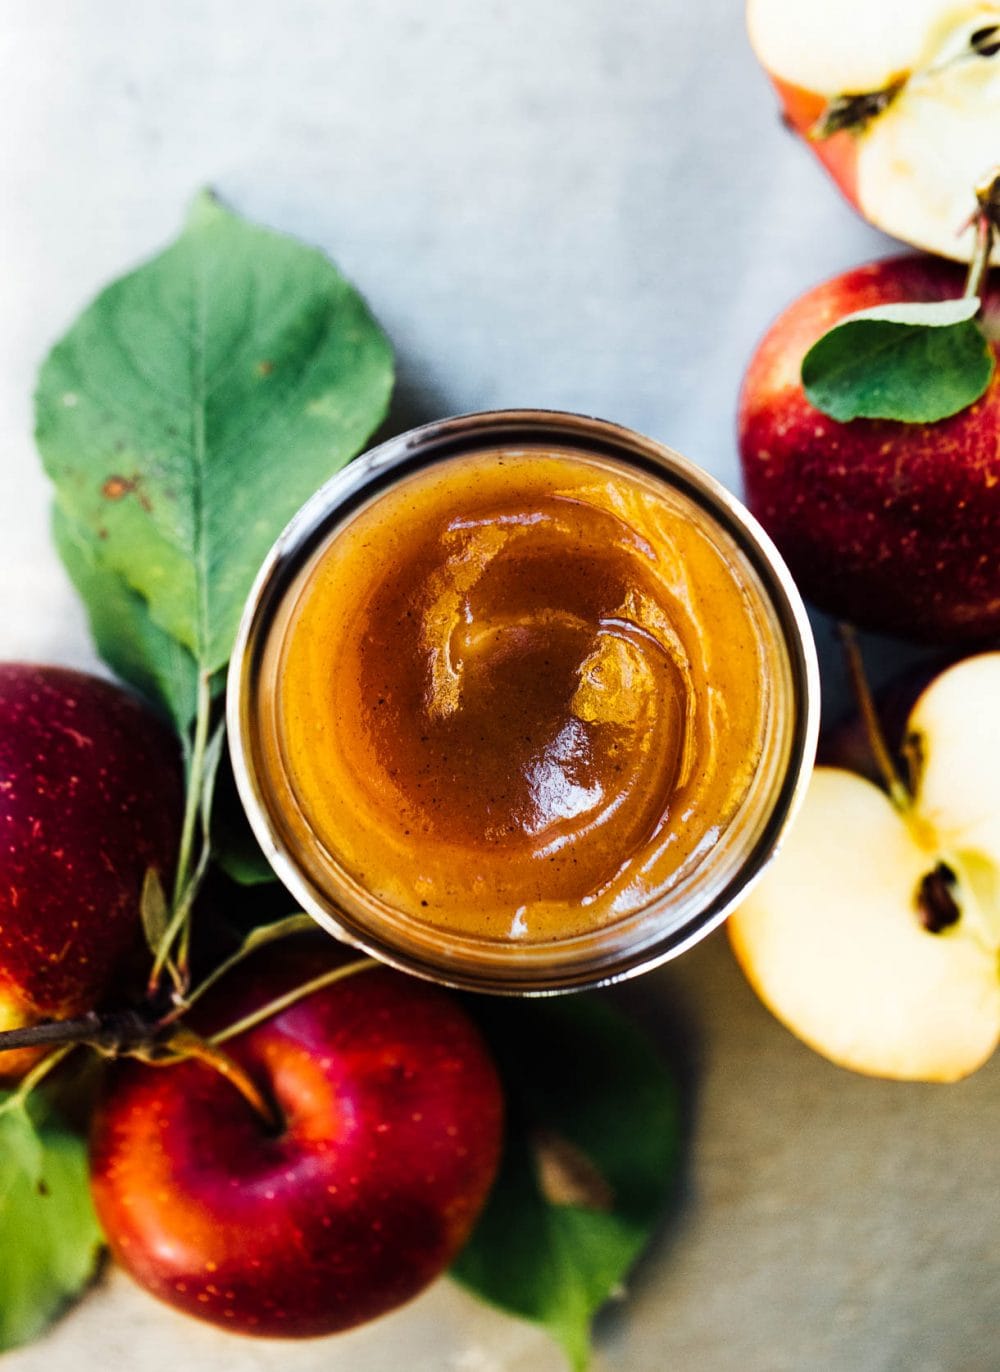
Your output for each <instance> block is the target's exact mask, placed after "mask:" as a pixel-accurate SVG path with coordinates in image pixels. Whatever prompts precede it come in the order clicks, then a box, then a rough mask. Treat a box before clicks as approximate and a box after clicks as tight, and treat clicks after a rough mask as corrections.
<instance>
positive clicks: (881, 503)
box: [739, 255, 1000, 643]
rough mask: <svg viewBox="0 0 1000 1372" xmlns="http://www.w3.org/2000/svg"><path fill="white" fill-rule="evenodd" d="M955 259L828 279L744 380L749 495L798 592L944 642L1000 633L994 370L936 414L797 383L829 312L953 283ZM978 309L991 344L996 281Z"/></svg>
mask: <svg viewBox="0 0 1000 1372" xmlns="http://www.w3.org/2000/svg"><path fill="white" fill-rule="evenodd" d="M962 283H963V273H962V271H961V269H960V268H958V267H955V266H953V265H951V264H950V263H946V262H941V261H938V260H936V259H934V258H928V257H923V256H917V255H914V256H908V257H898V258H890V259H887V260H885V261H881V262H873V263H871V264H870V265H868V266H864V267H858V268H856V269H855V270H853V271H849V272H846V273H844V274H843V275H842V276H838V277H835V278H834V279H833V280H831V281H827V282H825V283H823V284H822V285H820V286H817V287H816V288H815V289H814V290H811V291H809V292H808V293H807V294H806V295H804V296H802V297H801V298H800V299H799V300H797V301H796V302H795V303H794V304H793V305H792V306H791V307H790V308H789V309H787V310H786V311H785V312H784V313H783V314H782V315H781V316H780V317H779V318H778V319H777V320H776V322H775V323H774V324H773V325H772V327H771V329H770V330H769V332H768V333H767V334H766V336H765V337H764V339H763V341H762V342H761V344H760V346H759V347H758V349H757V351H756V353H755V354H754V356H753V358H752V360H751V362H750V366H749V368H748V369H747V373H746V376H745V378H744V382H743V389H742V394H741V397H740V406H739V445H740V455H741V458H742V464H743V477H744V484H745V488H746V497H747V502H748V504H749V505H750V508H751V509H752V510H753V512H754V514H756V516H757V518H758V519H759V520H760V521H761V523H762V524H763V525H764V527H765V528H766V529H767V531H768V533H769V534H770V535H771V537H772V538H773V539H774V541H775V542H776V543H777V545H778V547H779V549H780V550H781V552H782V554H783V556H784V557H785V559H786V561H787V562H788V564H789V566H790V568H791V571H792V574H793V576H794V577H795V579H796V581H797V582H798V584H799V587H800V589H801V590H802V591H803V593H804V594H805V595H806V597H807V598H808V599H810V600H812V601H813V603H814V604H816V605H817V606H819V608H820V609H823V610H826V611H828V612H829V613H831V614H834V615H837V616H839V617H840V618H842V619H847V620H850V621H851V622H852V623H854V624H858V625H862V626H864V627H866V628H871V629H877V630H881V631H883V632H886V633H891V634H898V635H903V636H906V637H910V638H914V639H923V640H929V641H937V642H943V643H955V642H963V641H965V642H969V641H976V640H979V639H982V638H984V637H987V636H989V635H992V634H996V633H997V632H1000V552H998V550H1000V446H998V444H997V432H998V430H1000V372H998V373H997V374H995V375H994V377H993V379H992V381H991V382H990V385H989V388H988V389H987V391H986V393H985V394H984V395H983V396H982V397H981V398H980V399H979V400H977V401H976V402H975V403H974V404H973V405H971V406H969V407H968V408H967V409H965V410H963V411H961V412H960V413H959V414H957V415H954V416H953V417H952V418H950V419H944V420H940V421H939V422H937V423H935V424H903V423H899V422H896V421H891V420H870V419H855V420H853V421H851V423H849V424H843V423H839V422H838V421H837V420H835V419H831V418H829V417H828V416H827V415H825V414H822V413H821V412H820V411H819V410H817V409H815V408H814V406H812V405H811V404H810V403H809V401H808V399H807V398H806V395H805V393H804V391H803V389H802V381H801V376H800V372H801V366H802V359H803V357H804V355H805V353H806V352H807V351H808V349H809V348H810V347H811V346H812V345H813V343H815V342H816V340H817V339H818V338H820V337H821V336H822V335H823V334H824V333H826V331H827V330H828V329H830V328H831V327H832V326H833V325H834V324H835V323H836V322H837V321H838V320H840V319H843V318H844V317H845V316H846V315H849V314H852V313H854V312H855V311H857V310H862V309H868V308H870V307H873V306H876V305H883V304H888V303H895V302H899V301H918V300H922V301H934V300H943V299H947V298H950V297H954V296H957V295H960V294H961V293H962ZM983 324H984V327H985V329H986V332H987V335H988V337H989V338H990V340H991V344H992V347H993V351H994V353H995V354H997V355H1000V283H998V282H996V281H995V280H994V281H993V282H992V284H991V286H990V289H989V291H988V293H987V295H986V297H985V302H984V315H983Z"/></svg>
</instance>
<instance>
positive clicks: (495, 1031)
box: [453, 996, 679, 1369]
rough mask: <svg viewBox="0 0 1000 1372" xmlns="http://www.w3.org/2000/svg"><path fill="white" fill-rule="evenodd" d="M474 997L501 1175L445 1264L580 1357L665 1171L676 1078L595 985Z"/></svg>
mask: <svg viewBox="0 0 1000 1372" xmlns="http://www.w3.org/2000/svg"><path fill="white" fill-rule="evenodd" d="M472 1009H473V1010H474V1011H475V1012H477V1013H478V1014H479V1016H480V1019H481V1022H482V1024H483V1027H484V1029H485V1031H486V1034H487V1037H488V1038H489V1040H490V1043H491V1045H492V1047H493V1050H494V1054H495V1056H496V1058H497V1061H498V1063H499V1066H500V1071H501V1076H502V1077H503V1081H504V1087H505V1092H506V1096H507V1101H508V1129H507V1140H506V1145H505V1151H504V1157H503V1161H502V1163H501V1168H500V1175H499V1177H498V1179H497V1183H496V1186H495V1187H494V1190H493V1193H492V1195H491V1197H490V1199H489V1201H488V1202H487V1206H486V1209H485V1211H484V1213H483V1215H482V1217H481V1218H480V1221H479V1224H478V1225H477V1227H476V1230H475V1232H474V1234H473V1236H472V1238H471V1240H470V1242H469V1244H468V1246H467V1247H466V1248H465V1250H464V1251H463V1253H462V1254H461V1255H460V1257H459V1259H458V1262H457V1263H456V1265H455V1267H454V1269H453V1272H454V1275H455V1276H456V1277H457V1278H458V1280H459V1281H460V1282H462V1283H463V1284H464V1285H465V1286H468V1287H469V1288H470V1289H471V1290H473V1291H475V1292H476V1293H477V1294H478V1295H479V1296H481V1297H483V1298H484V1299H485V1300H487V1301H490V1302H491V1303H492V1304H494V1305H497V1306H500V1307H501V1308H502V1309H504V1310H508V1311H510V1312H511V1313H513V1314H516V1315H520V1316H522V1317H523V1318H525V1319H529V1320H534V1321H536V1322H537V1323H539V1324H541V1325H543V1326H545V1328H547V1329H548V1330H549V1331H550V1333H551V1334H552V1335H553V1336H554V1337H555V1338H556V1339H557V1340H558V1341H559V1342H560V1343H561V1344H562V1346H563V1348H564V1349H565V1351H566V1354H567V1356H568V1358H569V1360H570V1363H571V1365H572V1367H573V1368H574V1369H582V1368H585V1367H586V1366H587V1363H588V1361H589V1357H590V1325H591V1322H592V1320H593V1317H594V1315H595V1313H596V1312H597V1311H598V1310H599V1309H600V1307H601V1306H602V1305H603V1304H604V1303H605V1302H606V1301H607V1300H608V1298H609V1297H611V1296H613V1295H615V1294H616V1293H617V1292H618V1291H619V1290H620V1287H621V1284H622V1281H623V1279H624V1278H625V1276H626V1275H627V1273H628V1271H629V1269H630V1268H631V1267H632V1265H633V1263H634V1262H635V1260H636V1258H637V1257H638V1256H639V1254H640V1253H641V1252H642V1250H643V1248H644V1246H645V1244H646V1242H647V1240H648V1239H649V1236H650V1234H651V1232H652V1230H653V1229H654V1227H655V1226H656V1224H657V1221H658V1220H659V1218H660V1216H661V1214H662V1211H663V1207H664V1203H665V1201H666V1198H667V1196H668V1194H669V1192H670V1189H671V1186H672V1183H673V1179H674V1175H675V1171H676V1167H677V1163H678V1160H679V1127H678V1126H679V1121H678V1110H677V1099H676V1093H675V1090H674V1087H673V1083H672V1081H671V1079H670V1077H669V1075H668V1074H667V1072H666V1070H665V1068H664V1066H663V1064H662V1063H661V1062H660V1060H659V1058H658V1056H657V1054H656V1053H655V1051H654V1050H653V1048H652V1046H651V1045H650V1043H649V1042H648V1040H647V1039H646V1038H645V1036H644V1035H643V1034H642V1033H641V1032H640V1030H639V1029H638V1028H637V1027H636V1025H634V1024H633V1023H632V1022H631V1021H630V1020H628V1019H626V1018H624V1017H623V1016H622V1015H621V1014H619V1013H618V1012H617V1011H615V1010H614V1009H613V1008H612V1007H611V1006H610V1005H609V1003H608V1002H607V1000H605V999H604V998H602V997H597V996H575V997H573V999H572V1000H560V1001H550V1002H538V1003H531V1004H517V1005H513V1006H511V1005H507V1004H497V1003H495V1002H488V1003H486V1004H485V1005H480V1004H479V1003H478V1002H477V1003H476V1004H475V1005H473V1006H472Z"/></svg>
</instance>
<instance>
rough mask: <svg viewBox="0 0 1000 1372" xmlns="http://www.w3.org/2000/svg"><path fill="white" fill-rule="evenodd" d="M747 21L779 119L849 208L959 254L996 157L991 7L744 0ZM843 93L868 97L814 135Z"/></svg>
mask: <svg viewBox="0 0 1000 1372" xmlns="http://www.w3.org/2000/svg"><path fill="white" fill-rule="evenodd" d="M747 24H748V28H749V31H750V41H751V44H752V46H753V48H754V51H755V53H756V54H757V57H758V59H759V60H760V62H761V65H762V66H763V67H764V69H765V70H766V71H767V73H768V75H769V76H770V78H771V81H772V83H773V84H774V87H775V89H776V91H777V94H778V98H779V100H780V102H781V106H782V109H783V111H784V114H785V118H786V120H787V122H788V123H789V125H790V126H791V127H792V128H793V129H794V130H795V131H796V132H797V133H798V134H800V135H801V136H802V138H803V139H805V140H806V143H807V146H808V147H809V148H810V149H811V150H812V151H813V152H814V153H815V154H816V156H817V157H818V158H819V159H820V161H821V162H822V163H823V164H824V166H825V167H826V169H827V170H828V171H829V172H830V174H831V175H832V177H833V178H834V180H835V181H836V183H837V185H838V186H839V187H840V189H841V190H842V191H843V193H844V195H845V196H846V197H847V199H848V200H849V201H850V202H851V204H852V205H854V206H855V208H856V209H858V210H859V211H860V213H861V214H862V215H864V217H865V218H866V219H867V220H869V222H870V223H872V224H874V225H875V226H876V227H877V228H879V229H882V230H883V231H884V232H886V233H889V234H892V235H893V236H894V237H896V238H899V239H902V241H903V242H904V243H910V244H912V245H913V246H914V247H919V248H924V249H926V250H928V251H930V252H934V253H938V254H941V255H942V256H945V257H953V258H958V259H960V260H964V261H968V259H969V255H970V252H971V248H972V242H971V233H970V232H968V231H967V232H965V233H962V232H961V230H962V229H963V226H964V225H965V223H966V222H967V221H968V219H969V216H970V214H971V213H972V211H973V209H974V199H973V191H974V187H975V186H976V185H977V183H978V182H979V181H980V180H981V178H982V177H984V176H985V175H986V174H987V173H988V172H989V170H990V168H991V167H992V166H994V165H995V164H996V161H997V156H998V154H997V146H996V130H997V128H998V127H1000V52H998V49H997V44H996V42H995V41H994V39H993V36H992V35H993V30H994V29H996V30H997V37H998V38H1000V5H997V4H996V3H995V0H980V2H979V3H975V2H974V3H971V4H970V3H968V0H877V3H873V0H838V3H837V4H836V5H831V4H830V3H829V0H749V3H748V6H747ZM845 96H848V97H850V96H855V97H856V96H869V97H872V99H871V100H869V101H868V102H867V103H866V105H865V107H864V108H865V109H866V110H867V112H868V117H867V118H864V119H862V120H860V121H859V122H858V123H857V124H856V125H855V126H854V127H853V128H849V129H848V128H845V129H842V130H841V131H840V132H836V133H834V134H832V135H831V136H829V137H825V138H823V137H817V136H816V131H817V124H818V121H819V120H820V119H821V117H822V116H823V114H824V111H825V110H826V109H827V108H828V107H829V105H830V102H831V101H833V100H836V99H838V98H842V97H845ZM994 261H997V262H1000V249H997V250H995V252H994Z"/></svg>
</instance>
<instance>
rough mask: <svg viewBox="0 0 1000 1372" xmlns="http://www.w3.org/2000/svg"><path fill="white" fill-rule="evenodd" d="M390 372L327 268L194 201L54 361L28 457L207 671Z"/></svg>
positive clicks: (380, 347) (349, 453) (375, 338)
mask: <svg viewBox="0 0 1000 1372" xmlns="http://www.w3.org/2000/svg"><path fill="white" fill-rule="evenodd" d="M392 371H393V367H392V352H391V349H390V347H389V344H388V342H387V340H386V338H385V336H384V335H383V333H382V331H381V330H380V329H379V327H378V325H377V324H376V323H375V321H374V319H373V318H372V316H371V314H370V312H369V310H368V308H367V306H366V305H365V303H364V301H363V300H362V299H361V297H360V296H359V295H358V293H357V292H356V291H355V290H354V288H353V287H352V286H351V285H350V284H349V283H348V282H347V281H346V280H345V279H344V277H342V276H341V275H340V273H339V272H338V271H337V269H336V268H335V267H334V266H333V264H332V263H331V262H330V261H329V259H328V258H326V257H325V256H324V255H323V254H322V253H321V252H318V251H316V250H315V249H312V248H307V247H305V246H303V245H302V244H301V243H297V242H295V241H293V240H292V239H290V238H287V237H285V236H283V235H281V234H277V233H272V232H270V231H268V230H266V229H262V228H259V227H257V226H255V225H251V224H248V223H246V222H244V221H243V220H241V219H239V218H238V217H237V216H236V215H234V214H231V213H230V212H229V211H228V210H226V209H224V208H223V207H222V206H221V205H220V204H219V203H218V201H216V200H215V199H214V198H213V197H212V196H211V195H209V194H203V195H201V196H199V197H198V199H197V201H196V202H195V205H194V208H193V210H192V212H191V215H190V217H189V219H188V222H187V224H186V225H185V227H184V230H183V232H182V233H181V235H180V237H179V238H178V239H177V241H176V242H175V243H174V244H173V245H172V246H171V247H169V248H168V249H167V250H166V251H165V252H163V253H161V254H160V256H159V257H156V258H154V259H153V260H152V261H150V262H148V263H146V264H145V265H144V266H142V267H140V268H139V269H138V270H137V271H134V272H132V273H131V274H129V275H128V276H124V277H122V278H121V279H120V280H118V281H116V282H115V283H114V284H113V285H111V286H109V287H108V288H107V289H106V290H105V291H103V292H102V294H101V295H100V296H98V298H97V299H96V300H95V301H94V303H93V304H92V305H91V306H90V307H89V308H88V309H86V310H85V311H84V312H83V314H82V315H81V316H80V318H79V319H78V320H77V321H76V323H75V324H74V325H73V327H72V328H71V329H70V331H69V333H68V334H67V335H66V337H65V338H63V340H62V341H61V342H60V343H58V344H57V345H56V346H55V347H54V348H53V350H52V352H51V353H50V354H49V356H48V358H47V360H46V361H45V363H44V365H43V367H42V370H41V374H40V377H39V383H38V390H37V395H36V421H37V438H38V445H39V448H40V450H41V453H42V458H43V461H44V463H45V467H46V470H47V471H48V473H49V475H50V477H51V478H52V480H53V482H54V483H55V486H56V495H57V500H58V503H59V506H60V508H61V509H62V511H63V512H64V513H65V514H66V515H67V516H68V518H69V520H70V521H71V522H72V524H73V525H75V526H77V527H78V528H79V529H80V530H82V531H83V532H84V534H85V535H86V537H87V538H88V539H90V540H98V541H99V542H98V544H97V546H99V548H100V562H101V564H102V565H103V567H105V568H106V569H108V570H109V571H112V572H115V573H117V574H118V575H120V576H121V577H123V578H124V579H125V581H126V582H127V583H128V585H129V587H130V588H131V589H132V590H134V591H137V592H138V593H139V594H140V595H141V596H142V597H143V598H144V600H145V602H146V603H147V604H148V607H149V613H150V615H151V616H152V619H153V621H154V622H155V623H156V624H157V625H158V626H159V627H160V628H161V629H163V630H165V631H166V632H167V633H168V634H170V635H171V636H172V637H173V638H175V639H177V640H178V641H179V642H180V643H182V644H183V645H184V646H185V647H186V648H187V649H188V650H189V652H190V653H191V654H192V655H193V656H194V658H195V659H196V662H197V665H198V666H199V668H201V669H202V670H204V671H208V672H216V671H218V670H219V669H220V668H221V667H222V666H223V665H224V664H225V662H226V660H227V658H228V657H229V654H230V651H231V648H232V643H233V637H234V634H235V631H236V626H237V623H238V620H239V616H240V612H241V610H242V607H243V602H244V600H245V599H246V596H247V593H248V591H249V589H250V585H251V583H252V581H253V578H254V576H255V574H256V572H257V569H258V567H259V566H260V563H261V561H262V560H263V557H264V555H265V553H266V552H267V550H268V548H269V547H270V545H271V543H272V542H273V541H274V539H275V537H276V536H277V534H278V533H279V532H280V531H281V529H282V528H283V527H284V525H285V524H286V523H287V521H288V520H289V519H290V518H291V516H292V514H294V512H295V511H296V510H297V509H298V507H299V506H300V505H301V504H302V502H303V501H304V500H305V499H306V498H307V497H308V496H309V495H311V494H312V493H313V491H315V489H316V487H317V486H319V485H320V484H321V483H322V482H323V481H325V480H326V478H327V477H329V476H330V475H332V474H333V473H334V472H335V471H337V470H338V468H340V467H342V466H343V465H344V463H345V462H347V461H348V460H349V459H350V458H351V457H353V456H354V455H355V454H356V453H357V452H358V451H359V450H360V449H361V447H362V446H363V445H364V443H365V440H366V439H367V438H368V437H369V436H370V435H371V434H372V432H373V431H374V430H375V429H376V428H377V426H378V425H379V423H380V422H381V420H382V418H383V417H384V415H385V412H386V408H387V405H388V400H389V395H390V392H391V389H392Z"/></svg>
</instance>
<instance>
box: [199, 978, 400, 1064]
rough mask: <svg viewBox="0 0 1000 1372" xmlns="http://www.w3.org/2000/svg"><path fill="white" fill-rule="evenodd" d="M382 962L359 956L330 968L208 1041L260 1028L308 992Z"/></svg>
mask: <svg viewBox="0 0 1000 1372" xmlns="http://www.w3.org/2000/svg"><path fill="white" fill-rule="evenodd" d="M381 965H382V964H381V963H379V962H376V960H375V959H374V958H359V959H358V961H357V962H348V963H345V964H342V965H341V966H339V967H333V968H331V969H330V971H329V972H324V973H323V974H322V975H321V976H318V977H313V979H312V981H307V982H304V983H303V984H302V985H301V986H296V987H295V988H294V990H292V991H288V992H287V993H286V994H285V995H283V996H278V997H277V999H276V1000H272V1001H269V1002H268V1004H267V1005H262V1006H261V1008H260V1009H259V1010H254V1012H253V1013H252V1014H250V1015H246V1016H245V1017H244V1018H243V1019H240V1020H237V1021H236V1023H235V1024H230V1025H229V1026H228V1028H226V1029H222V1030H220V1031H219V1033H217V1034H213V1035H212V1037H211V1038H210V1039H209V1040H208V1042H209V1044H210V1045H211V1046H212V1047H213V1048H214V1047H216V1046H218V1045H219V1044H220V1043H227V1042H228V1041H229V1039H234V1038H236V1036H237V1034H245V1033H246V1032H247V1030H248V1029H254V1028H256V1026H257V1025H258V1024H263V1022H264V1021H265V1020H268V1019H272V1018H273V1017H274V1016H275V1015H279V1014H280V1013H281V1012H282V1010H287V1009H289V1007H290V1006H292V1005H295V1004H296V1003H297V1002H298V1001H300V1000H304V999H305V997H306V996H311V995H312V994H313V993H314V992H315V991H322V990H323V989H324V988H325V987H327V986H333V985H334V984H335V983H336V982H338V981H346V979H347V978H348V977H353V976H356V975H357V973H358V972H367V971H369V970H370V969H371V968H373V967H380V966H381Z"/></svg>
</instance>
